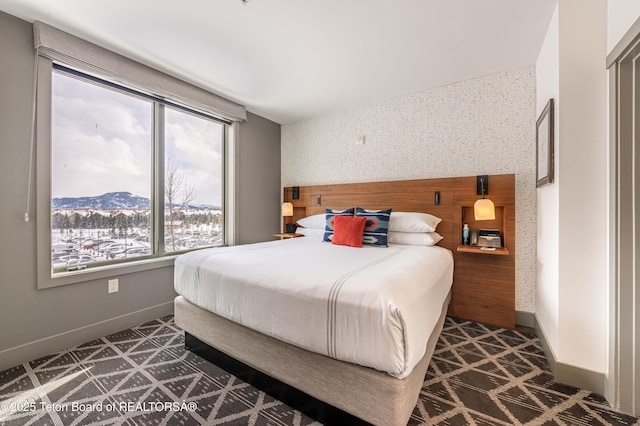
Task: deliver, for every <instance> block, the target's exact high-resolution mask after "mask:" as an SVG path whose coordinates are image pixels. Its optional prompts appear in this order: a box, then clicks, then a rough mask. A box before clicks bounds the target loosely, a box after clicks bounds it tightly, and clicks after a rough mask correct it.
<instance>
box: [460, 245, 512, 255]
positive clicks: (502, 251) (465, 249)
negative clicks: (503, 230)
mask: <svg viewBox="0 0 640 426" xmlns="http://www.w3.org/2000/svg"><path fill="white" fill-rule="evenodd" d="M456 251H460V252H462V253H478V254H489V255H494V256H509V250H507V249H506V248H504V247H495V248H489V247H478V246H470V245H465V244H460V245H459V246H458V247H457V248H456Z"/></svg>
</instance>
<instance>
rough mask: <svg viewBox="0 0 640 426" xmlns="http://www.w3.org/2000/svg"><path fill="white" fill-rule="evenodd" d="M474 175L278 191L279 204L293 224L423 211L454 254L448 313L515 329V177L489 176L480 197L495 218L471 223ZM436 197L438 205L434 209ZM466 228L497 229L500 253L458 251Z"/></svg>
mask: <svg viewBox="0 0 640 426" xmlns="http://www.w3.org/2000/svg"><path fill="white" fill-rule="evenodd" d="M476 181H477V179H476V176H467V177H453V178H438V179H416V180H401V181H386V182H366V183H350V184H334V185H313V186H300V187H298V193H299V194H298V195H299V196H298V198H297V199H293V197H292V195H293V187H286V188H284V189H283V200H284V201H288V202H290V203H292V204H293V206H294V212H293V217H292V218H285V223H290V222H295V221H296V220H298V219H301V218H303V217H305V216H310V215H313V214H318V213H324V212H325V209H327V208H331V209H346V208H350V207H363V208H367V209H388V208H392V209H393V211H405V212H426V213H430V214H432V215H435V216H438V217H440V218H442V222H441V223H440V225H438V229H437V231H438V233H439V234H440V235H442V236H443V237H444V238H443V239H442V241H441V242H440V243H439V244H438V245H440V246H442V247H445V248H447V249H449V250H451V251H452V252H453V254H454V261H455V270H454V287H453V293H452V301H451V305H450V307H449V314H451V315H454V316H458V317H462V318H468V319H473V320H476V321H481V322H487V323H491V324H496V325H501V326H506V327H514V325H515V243H516V241H515V175H513V174H508V175H490V176H489V182H488V192H487V195H486V197H487V198H489V199H491V200H492V201H493V202H494V204H495V206H496V219H495V220H492V221H478V222H476V221H475V220H474V218H473V204H474V203H475V201H476V200H477V199H478V198H480V196H479V195H477V193H476ZM436 192H437V193H439V197H438V198H439V204H436ZM464 223H468V224H469V227H470V228H471V229H480V228H482V229H499V230H500V232H501V235H502V240H503V246H504V250H501V251H499V252H493V253H492V252H487V251H480V250H479V249H478V250H473V248H472V249H471V252H469V250H470V249H469V247H461V246H460V243H461V238H462V225H463V224H464Z"/></svg>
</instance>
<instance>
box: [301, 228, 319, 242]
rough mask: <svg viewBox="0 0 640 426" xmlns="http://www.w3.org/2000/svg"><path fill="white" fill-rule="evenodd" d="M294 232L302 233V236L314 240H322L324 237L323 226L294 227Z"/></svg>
mask: <svg viewBox="0 0 640 426" xmlns="http://www.w3.org/2000/svg"><path fill="white" fill-rule="evenodd" d="M296 233H298V234H302V235H304V238H311V239H314V240H318V241H322V240H323V239H324V228H323V229H318V228H300V227H298V228H297V229H296Z"/></svg>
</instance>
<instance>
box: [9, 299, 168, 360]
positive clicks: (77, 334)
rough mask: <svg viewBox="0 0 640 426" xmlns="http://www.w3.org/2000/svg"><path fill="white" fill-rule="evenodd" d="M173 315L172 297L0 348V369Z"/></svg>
mask: <svg viewBox="0 0 640 426" xmlns="http://www.w3.org/2000/svg"><path fill="white" fill-rule="evenodd" d="M169 314H173V300H172V301H170V302H165V303H161V304H159V305H155V306H151V307H149V308H145V309H141V310H139V311H135V312H131V313H128V314H125V315H120V316H118V317H115V318H110V319H108V320H104V321H100V322H97V323H95V324H90V325H87V326H84V327H80V328H76V329H75V330H69V331H65V332H64V333H59V334H55V335H53V336H49V337H45V338H43V339H39V340H35V341H33V342H29V343H25V344H23V345H19V346H15V347H13V348H9V349H5V350H2V351H0V371H3V370H6V369H8V368H11V367H15V366H16V365H20V364H23V363H25V362H29V361H32V360H34V359H38V358H40V357H43V356H45V355H50V354H54V353H57V352H60V351H63V350H65V349H68V348H72V347H74V346H78V345H81V344H83V343H85V342H89V341H91V340H93V339H97V338H99V337H103V336H107V335H109V334H112V333H115V332H116V331H120V330H125V329H127V328H130V327H133V326H135V325H138V324H142V323H145V322H147V321H151V320H154V319H156V318H160V317H163V316H165V315H169Z"/></svg>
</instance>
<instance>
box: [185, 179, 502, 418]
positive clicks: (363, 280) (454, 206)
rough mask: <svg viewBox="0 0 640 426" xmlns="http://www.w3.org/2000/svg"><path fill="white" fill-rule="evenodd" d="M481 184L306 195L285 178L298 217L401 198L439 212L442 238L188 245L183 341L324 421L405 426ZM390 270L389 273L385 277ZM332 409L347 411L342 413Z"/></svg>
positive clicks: (317, 189) (400, 203)
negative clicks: (419, 242)
mask: <svg viewBox="0 0 640 426" xmlns="http://www.w3.org/2000/svg"><path fill="white" fill-rule="evenodd" d="M472 183H475V177H474V178H443V179H426V180H415V181H393V182H376V183H363V184H346V185H345V184H340V185H326V186H314V187H301V188H300V190H299V191H297V192H298V196H299V199H292V197H291V193H292V192H291V188H285V190H284V194H283V195H284V197H283V198H284V200H285V201H291V202H293V205H294V217H293V220H298V219H300V218H302V217H304V216H309V215H313V214H319V213H320V212H324V210H325V208H326V207H329V206H331V207H333V208H342V209H344V208H348V207H353V206H354V205H367V206H371V207H374V208H386V207H392V208H393V211H410V212H430V213H433V214H434V215H437V216H438V217H440V218H442V222H441V223H440V224H439V225H438V229H437V230H438V232H439V233H440V234H442V236H443V237H444V238H443V240H442V241H440V242H439V243H438V244H437V246H431V247H409V246H405V245H395V244H389V247H387V248H377V247H370V248H363V249H352V248H349V247H347V248H341V247H337V246H332V244H330V243H326V242H324V243H323V242H320V241H313V240H312V239H311V238H309V236H305V237H303V238H296V239H287V240H282V241H272V242H267V243H258V244H251V245H245V246H235V247H225V248H217V249H212V250H210V251H208V250H202V251H197V252H192V253H188V254H186V255H183V256H181V257H179V258H178V259H177V260H176V268H175V288H176V291H177V292H178V294H179V296H178V297H177V298H176V300H175V320H176V324H177V325H178V326H179V327H181V328H182V329H184V330H185V341H186V344H185V345H186V346H187V348H188V349H190V350H192V351H194V352H195V353H197V354H200V355H203V356H205V355H206V356H205V357H208V359H209V360H211V361H212V362H214V363H215V364H217V365H219V366H221V367H222V368H224V369H226V370H227V371H229V372H231V373H232V374H234V375H236V376H237V377H239V378H241V379H242V380H245V381H247V382H249V383H252V384H254V385H256V386H257V387H259V388H261V389H262V390H265V391H266V392H267V393H270V394H272V395H273V396H274V397H276V398H278V399H280V400H281V401H283V402H285V403H287V404H289V405H291V406H293V407H294V408H297V409H298V410H300V411H302V412H304V413H306V414H309V415H310V416H311V417H314V418H316V419H317V420H320V421H322V422H324V423H334V424H345V423H349V424H352V423H354V422H367V423H371V424H379V425H406V424H407V422H408V420H409V418H410V416H411V414H412V412H413V410H414V408H415V406H416V402H417V400H418V396H419V393H420V389H421V388H422V384H423V382H424V377H425V374H426V371H427V369H428V366H429V362H430V359H431V356H432V354H433V351H434V349H435V345H436V343H437V341H438V337H439V335H440V332H441V330H442V326H443V323H444V319H445V316H446V314H447V308H448V306H449V302H450V301H451V300H452V297H453V295H454V294H455V291H454V290H455V288H454V289H453V290H452V289H451V288H452V281H453V277H454V273H453V258H454V256H452V252H454V254H455V248H456V246H457V245H458V244H459V242H458V238H457V237H458V232H456V231H455V230H454V227H458V226H459V225H460V224H459V222H460V220H461V219H460V211H461V206H464V205H467V204H469V203H471V204H472V203H473V201H472V200H474V199H475V198H476V195H475V187H473V188H472V185H471V184H472ZM471 188H472V189H471ZM472 191H473V192H472ZM380 199H383V200H385V204H384V205H383V206H381V205H380V202H379V200H380ZM346 251H351V252H352V254H353V252H357V255H356V258H355V259H354V258H351V257H347V254H346ZM483 257H486V256H483ZM494 257H495V256H494ZM416 260H418V261H416ZM319 265H321V266H319ZM386 268H388V269H390V270H391V271H392V272H391V274H390V275H389V276H387V278H383V276H384V275H385V273H386V272H384V269H386ZM387 272H388V271H387ZM321 280H324V281H325V282H326V283H325V285H324V286H322V285H320V284H319V281H321ZM384 282H387V284H388V283H389V282H390V283H391V285H390V288H386V287H384ZM365 284H367V285H365ZM269 286H275V289H276V291H275V292H274V293H269V292H268V289H267V288H268V287H269ZM355 289H360V290H364V292H361V293H357V292H355ZM274 295H275V296H274ZM276 296H277V297H276ZM238 300H240V301H242V305H246V307H247V308H248V310H247V311H243V310H242V309H239V308H238V304H237V303H236V302H237V301H238ZM390 301H391V302H390ZM347 305H352V306H351V308H353V307H355V311H359V312H360V313H361V314H362V313H364V317H362V316H358V315H355V314H353V315H352V314H350V313H349V309H347V307H346V306H347ZM265 306H266V307H269V308H270V309H266V310H265V309H261V308H263V307H265ZM372 306H377V309H378V311H381V312H378V313H377V314H376V315H378V316H375V315H374V314H373V312H374V310H373V309H372ZM416 308H417V309H416ZM352 311H353V309H352ZM363 318H364V319H363ZM373 318H377V320H374V319H373ZM375 322H377V323H379V324H377V325H380V324H382V325H383V326H382V327H379V328H377V330H378V331H374V329H371V328H369V326H370V325H371V323H375ZM292 324H303V325H304V327H303V330H302V331H300V330H299V329H298V330H297V331H296V329H293V328H292V327H290V325H292ZM312 325H313V326H314V327H315V328H313V329H312V328H311V326H312ZM312 330H315V331H312ZM365 336H366V338H365ZM358 348H360V349H364V350H363V351H362V350H361V351H358V350H357V349H358ZM276 385H277V387H273V386H276ZM290 391H291V392H293V393H290ZM301 396H302V398H303V399H300V397H301ZM309 400H310V401H312V405H309V403H308V402H309ZM334 408H336V409H337V412H338V413H339V414H340V413H342V414H344V413H347V416H351V417H349V418H350V420H344V419H342V420H341V417H339V416H338V417H333V414H334V413H333V412H332V411H331V410H333V409H334Z"/></svg>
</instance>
